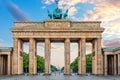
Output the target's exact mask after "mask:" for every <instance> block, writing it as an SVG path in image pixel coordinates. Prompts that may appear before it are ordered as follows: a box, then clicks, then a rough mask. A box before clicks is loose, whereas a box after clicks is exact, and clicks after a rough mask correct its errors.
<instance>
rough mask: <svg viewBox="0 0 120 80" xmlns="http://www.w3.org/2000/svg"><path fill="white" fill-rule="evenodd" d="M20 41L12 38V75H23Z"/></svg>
mask: <svg viewBox="0 0 120 80" xmlns="http://www.w3.org/2000/svg"><path fill="white" fill-rule="evenodd" d="M21 50H22V41H21V39H18V38H14V49H13V56H12V74H13V75H16V74H23V58H22V56H21V54H22V53H21Z"/></svg>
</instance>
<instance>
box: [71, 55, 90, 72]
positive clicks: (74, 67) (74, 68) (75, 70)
mask: <svg viewBox="0 0 120 80" xmlns="http://www.w3.org/2000/svg"><path fill="white" fill-rule="evenodd" d="M70 68H71V70H72V71H73V72H75V73H77V72H78V58H76V59H75V60H74V61H73V62H72V63H71V64H70ZM86 71H87V72H91V71H92V55H91V54H89V55H86Z"/></svg>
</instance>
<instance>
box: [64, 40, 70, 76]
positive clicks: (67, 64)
mask: <svg viewBox="0 0 120 80" xmlns="http://www.w3.org/2000/svg"><path fill="white" fill-rule="evenodd" d="M64 48H65V50H64V51H65V53H64V55H65V67H64V74H65V75H69V74H70V39H68V38H67V39H65V43H64Z"/></svg>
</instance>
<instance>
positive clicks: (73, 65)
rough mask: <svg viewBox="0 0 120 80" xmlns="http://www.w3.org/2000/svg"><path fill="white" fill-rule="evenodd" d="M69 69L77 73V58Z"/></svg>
mask: <svg viewBox="0 0 120 80" xmlns="http://www.w3.org/2000/svg"><path fill="white" fill-rule="evenodd" d="M70 68H71V70H72V71H73V72H75V73H76V72H77V71H78V58H76V59H75V60H74V61H73V62H72V63H71V64H70Z"/></svg>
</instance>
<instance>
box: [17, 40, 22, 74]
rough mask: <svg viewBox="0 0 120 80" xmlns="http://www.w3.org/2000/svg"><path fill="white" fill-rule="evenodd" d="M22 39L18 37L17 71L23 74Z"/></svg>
mask: <svg viewBox="0 0 120 80" xmlns="http://www.w3.org/2000/svg"><path fill="white" fill-rule="evenodd" d="M22 53H23V41H22V40H21V39H18V59H19V60H18V73H19V74H23V56H22Z"/></svg>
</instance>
